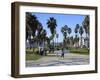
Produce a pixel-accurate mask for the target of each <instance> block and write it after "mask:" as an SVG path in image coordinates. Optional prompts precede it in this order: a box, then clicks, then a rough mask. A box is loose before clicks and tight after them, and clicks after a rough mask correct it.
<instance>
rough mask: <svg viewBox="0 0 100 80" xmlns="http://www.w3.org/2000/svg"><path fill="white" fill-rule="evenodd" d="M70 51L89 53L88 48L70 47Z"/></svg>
mask: <svg viewBox="0 0 100 80" xmlns="http://www.w3.org/2000/svg"><path fill="white" fill-rule="evenodd" d="M69 50H70V53H79V54H87V55H88V54H89V50H88V49H86V48H70V49H69Z"/></svg>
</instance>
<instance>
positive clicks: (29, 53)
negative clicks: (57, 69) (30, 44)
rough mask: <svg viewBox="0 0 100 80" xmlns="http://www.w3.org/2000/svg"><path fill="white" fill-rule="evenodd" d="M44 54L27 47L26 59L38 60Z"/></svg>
mask: <svg viewBox="0 0 100 80" xmlns="http://www.w3.org/2000/svg"><path fill="white" fill-rule="evenodd" d="M41 57H42V56H41V55H39V54H37V53H35V52H33V49H31V50H30V49H26V60H38V59H40V58H41Z"/></svg>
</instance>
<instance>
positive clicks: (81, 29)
mask: <svg viewBox="0 0 100 80" xmlns="http://www.w3.org/2000/svg"><path fill="white" fill-rule="evenodd" d="M79 33H80V36H81V47H82V35H83V33H84V30H83V27H82V26H81V27H80V29H79Z"/></svg>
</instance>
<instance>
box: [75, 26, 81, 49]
mask: <svg viewBox="0 0 100 80" xmlns="http://www.w3.org/2000/svg"><path fill="white" fill-rule="evenodd" d="M79 27H80V25H79V24H76V27H75V30H74V32H75V46H76V47H78V46H79V44H78V35H77V33H78V30H79Z"/></svg>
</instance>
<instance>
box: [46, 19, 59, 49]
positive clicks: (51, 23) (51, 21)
mask: <svg viewBox="0 0 100 80" xmlns="http://www.w3.org/2000/svg"><path fill="white" fill-rule="evenodd" d="M47 26H48V28H49V29H50V32H51V34H52V35H51V36H52V38H53V47H54V36H55V31H56V26H57V22H56V19H55V18H54V17H50V18H49V19H48V21H47ZM53 51H54V50H53Z"/></svg>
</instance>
